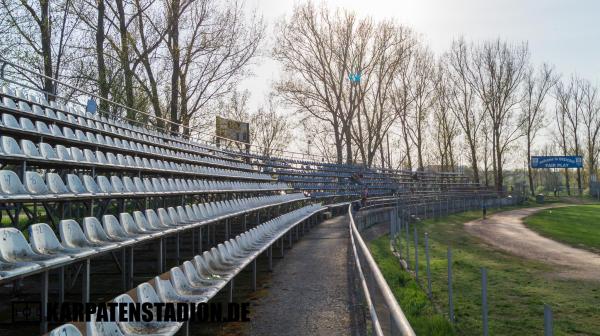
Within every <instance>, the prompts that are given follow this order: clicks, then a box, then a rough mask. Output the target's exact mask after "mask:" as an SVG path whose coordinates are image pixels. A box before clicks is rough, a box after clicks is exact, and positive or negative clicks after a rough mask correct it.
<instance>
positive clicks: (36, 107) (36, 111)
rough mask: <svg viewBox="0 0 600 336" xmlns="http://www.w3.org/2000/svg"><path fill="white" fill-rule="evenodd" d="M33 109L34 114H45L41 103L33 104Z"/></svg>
mask: <svg viewBox="0 0 600 336" xmlns="http://www.w3.org/2000/svg"><path fill="white" fill-rule="evenodd" d="M32 110H33V114H35V115H38V116H41V117H43V116H45V115H44V109H43V108H42V107H41V106H39V105H33V108H32Z"/></svg>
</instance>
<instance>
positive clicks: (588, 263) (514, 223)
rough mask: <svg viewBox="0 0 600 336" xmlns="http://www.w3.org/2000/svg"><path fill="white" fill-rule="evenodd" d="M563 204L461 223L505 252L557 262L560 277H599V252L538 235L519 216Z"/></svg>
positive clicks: (542, 260)
mask: <svg viewBox="0 0 600 336" xmlns="http://www.w3.org/2000/svg"><path fill="white" fill-rule="evenodd" d="M558 206H564V205H552V206H544V207H538V208H528V209H519V210H512V211H506V212H500V213H497V214H494V215H492V216H489V217H488V218H487V219H485V220H482V219H479V220H475V221H472V222H469V223H466V224H465V228H466V229H467V231H468V232H469V233H471V234H473V235H475V236H477V237H479V238H481V239H483V240H484V241H485V242H486V243H488V244H490V245H492V246H494V247H497V248H499V249H502V250H504V251H507V252H509V253H512V254H515V255H518V256H521V257H524V258H528V259H533V260H538V261H541V262H545V263H548V264H553V265H557V266H560V267H561V269H560V270H558V274H559V276H561V277H564V278H573V279H596V280H597V279H599V278H600V255H598V254H595V253H592V252H589V251H585V250H582V249H578V248H574V247H571V246H568V245H565V244H562V243H559V242H556V241H554V240H552V239H548V238H545V237H542V236H540V235H539V234H537V233H536V232H534V231H532V230H530V229H529V228H527V227H526V226H525V225H523V218H525V217H527V216H529V215H532V214H533V213H535V212H537V211H540V210H542V209H547V208H553V207H558Z"/></svg>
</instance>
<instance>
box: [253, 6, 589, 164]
mask: <svg viewBox="0 0 600 336" xmlns="http://www.w3.org/2000/svg"><path fill="white" fill-rule="evenodd" d="M246 1H247V5H248V6H249V7H254V8H257V9H258V11H259V12H260V13H262V14H263V15H264V17H265V19H266V20H267V23H268V25H269V26H268V28H267V38H268V41H267V44H268V45H269V48H271V47H272V43H273V24H274V22H275V21H277V20H278V19H279V18H281V17H282V16H283V15H288V16H289V15H290V13H291V12H292V9H293V7H294V3H295V2H296V1H291V0H290V1H288V0H246ZM316 2H318V1H316ZM325 2H326V3H327V4H328V5H329V6H331V8H337V7H343V8H347V9H350V10H353V11H355V12H356V13H358V14H361V15H370V16H372V17H374V18H376V19H386V18H394V19H396V20H397V21H398V22H399V23H401V24H405V25H407V26H410V27H411V28H412V29H413V30H415V31H416V32H417V33H419V34H420V35H421V36H422V38H423V40H424V41H425V42H426V43H427V44H428V45H429V46H430V48H431V49H432V50H433V51H434V52H435V53H436V54H438V55H439V54H441V53H443V52H444V51H445V50H446V49H447V48H448V47H449V46H450V44H451V42H452V40H453V39H455V38H458V37H460V36H464V37H465V38H466V40H467V41H482V40H485V39H495V38H497V37H500V38H502V39H505V40H508V41H512V42H520V41H527V42H528V43H529V48H530V52H531V61H532V62H533V63H534V64H541V63H542V62H547V63H550V64H553V65H555V67H556V70H557V72H559V73H561V74H563V76H569V75H570V74H571V73H577V74H578V75H580V76H582V77H584V78H587V79H589V80H590V81H592V82H593V83H596V84H600V22H599V21H600V20H598V17H599V16H600V1H598V0H596V1H592V0H570V1H568V0H536V1H532V0H387V1H386V0H326V1H325ZM255 72H256V76H255V77H253V78H249V79H247V80H246V81H244V82H243V84H242V87H243V88H248V89H249V90H250V92H251V93H252V97H251V102H250V105H251V108H256V107H257V106H258V105H259V104H261V102H262V101H263V100H264V95H265V94H267V93H268V92H269V91H270V87H271V83H272V82H273V80H275V79H277V78H278V72H279V68H278V65H277V63H275V62H274V61H272V60H269V59H264V60H262V64H261V65H260V66H258V67H257V68H256V71H255ZM547 122H550V123H552V119H551V118H550V119H549V120H547ZM551 136H552V135H551V132H550V131H549V129H544V130H542V132H541V134H540V137H539V139H538V141H537V143H538V144H540V145H541V144H543V143H545V142H547V141H548V139H549V137H551ZM301 138H302V134H301V133H300V132H298V133H297V136H296V137H294V139H295V140H294V141H293V142H292V143H291V146H290V147H289V149H290V150H298V146H303V145H302V143H303V141H302V140H301ZM518 165H520V163H519V164H518Z"/></svg>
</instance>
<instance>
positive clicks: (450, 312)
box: [448, 247, 454, 323]
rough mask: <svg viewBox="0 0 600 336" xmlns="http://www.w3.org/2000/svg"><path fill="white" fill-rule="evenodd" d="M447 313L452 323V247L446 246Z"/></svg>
mask: <svg viewBox="0 0 600 336" xmlns="http://www.w3.org/2000/svg"><path fill="white" fill-rule="evenodd" d="M448 315H449V317H450V322H452V323H454V301H453V298H452V249H451V248H450V247H448Z"/></svg>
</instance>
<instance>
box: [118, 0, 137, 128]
mask: <svg viewBox="0 0 600 336" xmlns="http://www.w3.org/2000/svg"><path fill="white" fill-rule="evenodd" d="M115 4H116V5H117V11H118V13H119V36H120V38H121V52H120V53H119V61H120V63H121V67H122V68H123V77H124V80H125V105H126V106H127V107H129V109H127V113H126V116H127V119H128V120H135V112H134V111H132V110H131V108H133V107H134V105H135V101H134V96H133V72H132V71H131V65H130V64H129V33H128V32H127V25H126V20H125V7H124V6H123V0H115Z"/></svg>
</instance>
